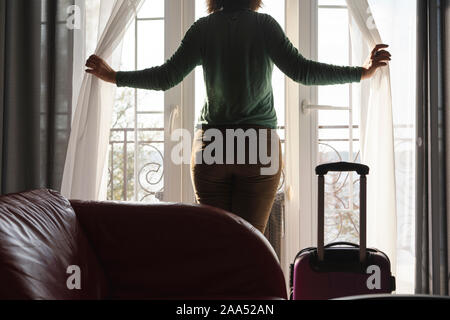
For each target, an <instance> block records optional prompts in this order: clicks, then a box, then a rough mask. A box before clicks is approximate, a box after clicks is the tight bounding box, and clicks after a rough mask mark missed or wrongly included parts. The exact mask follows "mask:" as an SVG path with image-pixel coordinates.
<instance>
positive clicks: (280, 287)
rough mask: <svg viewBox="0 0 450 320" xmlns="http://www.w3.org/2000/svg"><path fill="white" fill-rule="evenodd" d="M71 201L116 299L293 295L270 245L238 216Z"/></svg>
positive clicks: (157, 206) (187, 208)
mask: <svg viewBox="0 0 450 320" xmlns="http://www.w3.org/2000/svg"><path fill="white" fill-rule="evenodd" d="M71 204H72V207H73V208H74V210H75V212H76V214H77V216H78V219H79V221H80V224H81V226H82V227H83V229H84V230H85V233H86V235H87V237H88V239H89V241H90V242H91V245H92V246H93V248H94V251H95V252H96V254H97V255H98V258H99V260H100V263H101V265H102V267H103V269H104V271H105V273H106V276H107V279H108V282H109V287H110V291H111V292H110V298H111V299H180V298H186V299H189V298H190V297H196V298H199V297H204V298H208V297H227V296H229V297H236V296H239V297H248V298H252V297H275V298H282V299H285V298H287V295H286V287H285V280H284V276H283V273H282V270H281V268H280V265H279V263H278V259H277V257H276V254H275V252H274V251H273V249H272V247H271V246H270V244H269V242H268V241H267V240H266V239H265V238H264V236H263V235H262V234H261V233H260V232H259V231H257V230H256V229H255V228H253V227H252V226H251V225H250V224H249V223H247V222H246V221H244V220H243V219H241V218H239V217H237V216H235V215H233V214H230V213H227V212H225V211H222V210H219V209H216V208H213V207H209V206H201V205H182V204H174V203H165V204H154V205H146V204H135V203H117V202H89V201H88V202H86V201H76V200H73V201H71Z"/></svg>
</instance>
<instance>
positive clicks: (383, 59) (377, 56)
mask: <svg viewBox="0 0 450 320" xmlns="http://www.w3.org/2000/svg"><path fill="white" fill-rule="evenodd" d="M388 47H389V45H387V44H378V45H376V46H375V48H374V49H373V50H372V53H371V54H370V56H369V57H368V58H367V61H366V63H365V64H364V66H363V69H364V70H363V74H362V77H361V80H364V79H370V78H372V77H373V75H374V74H375V72H376V71H377V70H378V68H381V67H385V66H387V65H388V62H389V61H391V54H390V53H389V51H387V50H384V49H386V48H388Z"/></svg>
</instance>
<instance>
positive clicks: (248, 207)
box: [191, 126, 282, 233]
mask: <svg viewBox="0 0 450 320" xmlns="http://www.w3.org/2000/svg"><path fill="white" fill-rule="evenodd" d="M208 129H211V127H203V128H202V129H197V131H196V132H195V138H194V143H193V148H192V158H191V177H192V183H193V186H194V190H195V195H196V200H197V202H198V203H200V204H205V205H210V206H214V207H217V208H221V209H223V210H226V211H228V212H232V213H234V214H236V215H238V216H240V217H242V218H243V219H245V220H247V221H248V222H250V223H251V224H252V225H253V226H254V227H255V228H257V229H258V230H259V231H261V232H262V233H264V231H265V229H266V225H267V221H268V219H269V215H270V212H271V209H272V205H273V202H274V200H275V196H276V193H277V189H278V186H279V182H280V176H281V171H282V151H281V142H280V138H279V137H278V134H276V131H271V130H270V129H267V128H263V127H258V126H236V127H230V126H227V127H226V128H225V127H215V128H213V129H216V130H219V131H220V132H221V133H222V136H223V142H224V143H223V145H224V148H223V162H222V163H223V164H220V162H219V164H217V163H213V164H207V163H205V161H203V163H199V160H198V159H199V158H198V157H200V159H203V158H202V156H203V154H204V151H205V148H206V147H207V146H208V145H209V144H210V143H212V142H213V141H214V140H213V141H204V136H205V132H206V131H207V130H208ZM226 129H235V130H236V129H243V130H244V131H246V130H248V129H254V130H256V132H259V130H261V129H263V130H265V131H264V132H267V136H266V137H264V139H262V138H261V137H260V136H259V134H258V140H257V141H258V142H257V143H258V150H259V148H260V147H259V146H261V145H262V144H263V143H267V147H266V151H267V152H266V153H265V154H266V155H267V156H268V157H270V158H271V159H272V160H271V161H277V163H278V165H275V166H274V168H275V170H272V172H274V171H276V172H275V173H274V174H267V173H265V174H262V173H261V168H268V167H270V164H265V165H264V164H263V163H264V162H263V163H262V161H260V160H261V159H259V157H258V161H257V163H256V164H251V163H253V162H250V161H249V159H250V152H255V148H254V147H250V146H254V140H253V142H250V139H245V155H246V157H245V164H238V162H237V156H238V153H237V146H238V144H237V143H235V148H234V150H235V152H234V155H235V157H234V162H232V163H233V164H227V163H229V162H226V157H227V154H226V147H225V145H226V144H227V143H228V142H229V141H230V139H227V138H226ZM216 132H217V131H216ZM247 132H248V131H247ZM273 134H275V136H274V135H273ZM264 140H266V141H264ZM272 143H277V144H278V150H277V153H278V154H275V155H274V157H272V152H271V147H272ZM241 151H242V149H241ZM196 159H197V160H196ZM265 163H266V162H265Z"/></svg>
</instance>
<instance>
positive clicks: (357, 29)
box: [346, 0, 397, 273]
mask: <svg viewBox="0 0 450 320" xmlns="http://www.w3.org/2000/svg"><path fill="white" fill-rule="evenodd" d="M346 1H347V5H348V9H349V12H350V17H351V34H352V47H353V48H352V49H353V53H354V59H353V60H354V61H355V64H358V65H362V64H363V63H364V61H363V59H365V57H366V56H367V54H368V53H369V52H370V50H371V49H372V48H373V47H374V46H375V45H376V44H379V43H383V41H382V39H381V36H380V33H379V31H378V29H377V26H376V24H375V21H374V19H373V16H372V13H371V10H370V6H369V3H368V2H367V0H346ZM357 94H358V98H359V99H358V100H359V101H355V103H356V104H360V110H361V113H360V114H361V116H360V117H361V118H360V135H361V155H362V162H363V163H364V164H367V165H368V166H369V167H370V169H371V172H370V175H369V177H368V179H367V180H368V198H367V204H368V207H367V209H368V210H367V244H368V246H371V247H375V248H378V249H380V250H382V251H384V252H385V253H386V254H387V255H388V256H389V258H390V260H391V263H392V269H393V271H394V273H396V260H397V252H396V247H397V215H396V184H395V157H394V125H393V116H392V94H391V78H390V69H389V67H385V68H383V69H382V70H379V71H378V72H377V73H376V75H375V76H374V77H373V78H372V79H371V80H370V82H366V83H364V84H362V85H361V86H360V90H358V92H357ZM355 100H356V99H355Z"/></svg>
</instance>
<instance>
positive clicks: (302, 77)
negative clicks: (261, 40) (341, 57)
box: [264, 15, 363, 85]
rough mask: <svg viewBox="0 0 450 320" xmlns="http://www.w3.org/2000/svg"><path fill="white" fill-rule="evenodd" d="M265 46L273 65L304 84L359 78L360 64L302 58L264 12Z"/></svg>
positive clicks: (361, 70)
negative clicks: (340, 63)
mask: <svg viewBox="0 0 450 320" xmlns="http://www.w3.org/2000/svg"><path fill="white" fill-rule="evenodd" d="M265 16H266V18H267V19H266V21H265V23H264V37H265V42H266V48H267V51H268V53H269V56H270V58H271V59H272V61H273V62H274V63H275V65H276V66H277V67H278V68H279V69H280V70H281V71H282V72H284V73H285V74H286V75H287V76H288V77H289V78H291V79H292V80H294V81H296V82H299V83H302V84H304V85H332V84H345V83H351V82H360V81H361V76H362V72H363V68H361V67H348V66H336V65H331V64H326V63H320V62H316V61H312V60H308V59H306V58H304V57H303V56H302V55H301V54H300V53H299V52H298V50H297V49H296V48H295V47H294V45H293V44H292V43H291V41H290V40H289V39H288V38H287V36H286V34H285V33H284V31H283V29H282V28H281V26H280V25H279V24H278V22H277V21H276V20H275V19H274V18H272V17H271V16H270V15H265Z"/></svg>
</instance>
